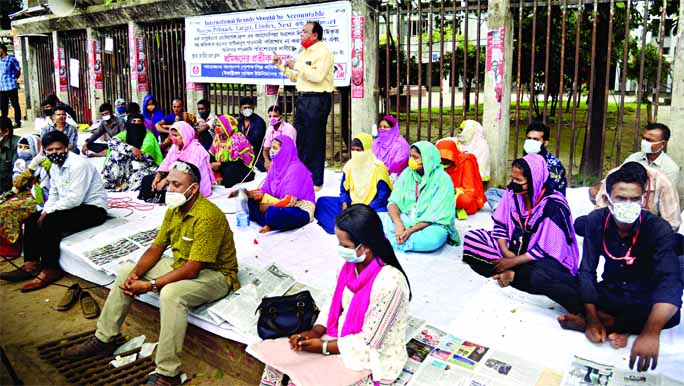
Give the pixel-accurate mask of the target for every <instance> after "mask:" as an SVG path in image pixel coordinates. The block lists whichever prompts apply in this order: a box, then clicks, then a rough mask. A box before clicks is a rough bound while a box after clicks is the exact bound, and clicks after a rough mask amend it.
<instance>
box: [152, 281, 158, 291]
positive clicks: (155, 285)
mask: <svg viewBox="0 0 684 386" xmlns="http://www.w3.org/2000/svg"><path fill="white" fill-rule="evenodd" d="M150 284H151V285H152V292H159V288H157V281H156V280H154V279H152V280H150Z"/></svg>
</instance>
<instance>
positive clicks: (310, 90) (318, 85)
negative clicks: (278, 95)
mask: <svg viewBox="0 0 684 386" xmlns="http://www.w3.org/2000/svg"><path fill="white" fill-rule="evenodd" d="M300 37H301V39H302V47H303V50H300V52H301V55H299V57H298V58H296V59H290V60H288V61H287V62H284V63H283V61H282V60H281V59H280V57H279V56H278V55H277V54H275V53H274V56H273V64H275V65H276V66H278V68H279V69H280V71H281V72H283V74H285V75H286V76H287V77H288V78H289V79H290V80H291V81H293V82H296V83H297V91H299V96H298V98H297V107H296V111H295V119H294V126H295V128H296V129H297V150H298V152H299V159H301V160H302V162H304V164H305V165H306V167H307V168H309V171H311V174H312V175H313V183H314V186H315V189H316V191H318V190H320V189H321V187H322V186H323V171H324V167H325V137H326V126H327V123H328V115H329V114H330V107H331V104H332V94H331V93H332V91H333V64H334V60H333V55H332V53H331V52H330V50H329V49H328V47H326V46H325V45H324V44H323V43H322V42H321V40H322V39H323V27H321V25H320V24H319V23H318V22H317V21H310V22H307V23H306V24H304V27H303V28H302V32H301V34H300Z"/></svg>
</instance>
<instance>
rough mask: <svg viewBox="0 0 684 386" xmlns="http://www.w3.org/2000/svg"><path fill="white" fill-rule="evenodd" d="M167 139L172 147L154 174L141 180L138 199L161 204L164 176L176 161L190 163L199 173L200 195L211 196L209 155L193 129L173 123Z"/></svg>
mask: <svg viewBox="0 0 684 386" xmlns="http://www.w3.org/2000/svg"><path fill="white" fill-rule="evenodd" d="M169 138H171V142H172V143H173V145H172V146H171V148H170V149H169V152H168V153H167V154H166V157H165V158H164V160H163V161H162V163H161V165H159V169H157V172H156V173H155V174H152V175H149V176H147V177H145V178H143V181H142V183H141V188H140V195H139V196H138V198H139V199H142V200H145V201H155V202H161V201H162V200H163V197H164V194H163V192H164V191H165V190H166V185H167V184H168V183H167V182H166V175H167V174H168V173H169V168H170V167H171V165H172V164H173V163H174V162H176V161H184V162H188V163H191V164H193V165H195V166H197V168H198V169H199V171H200V173H201V180H200V193H202V195H204V197H209V196H211V185H212V184H213V183H214V174H213V173H212V171H211V165H210V163H209V153H207V151H206V150H205V149H204V147H202V144H201V143H200V142H199V141H198V140H197V138H196V136H195V129H194V128H193V127H192V126H190V125H189V124H187V123H186V122H184V121H178V122H175V123H174V124H173V125H172V126H171V128H170V129H169Z"/></svg>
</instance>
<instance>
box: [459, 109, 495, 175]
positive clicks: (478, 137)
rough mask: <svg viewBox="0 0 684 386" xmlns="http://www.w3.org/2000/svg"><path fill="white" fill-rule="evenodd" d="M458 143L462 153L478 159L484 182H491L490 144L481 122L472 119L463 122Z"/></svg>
mask: <svg viewBox="0 0 684 386" xmlns="http://www.w3.org/2000/svg"><path fill="white" fill-rule="evenodd" d="M457 141H458V148H459V150H460V151H461V152H463V153H471V154H472V155H474V156H475V158H476V159H477V166H478V167H479V169H480V176H482V181H489V178H490V175H489V144H488V143H487V140H486V139H485V136H484V128H483V127H482V125H481V124H480V122H478V121H473V120H471V119H469V120H467V121H463V122H461V132H460V133H459V136H458V137H457Z"/></svg>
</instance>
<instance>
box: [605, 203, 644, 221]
mask: <svg viewBox="0 0 684 386" xmlns="http://www.w3.org/2000/svg"><path fill="white" fill-rule="evenodd" d="M608 202H610V204H611V206H610V208H609V209H610V213H612V214H613V217H615V219H616V220H618V221H620V222H621V223H623V224H632V223H634V222H635V221H636V220H637V219H638V218H639V216H640V215H641V202H613V200H611V199H610V197H608Z"/></svg>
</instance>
